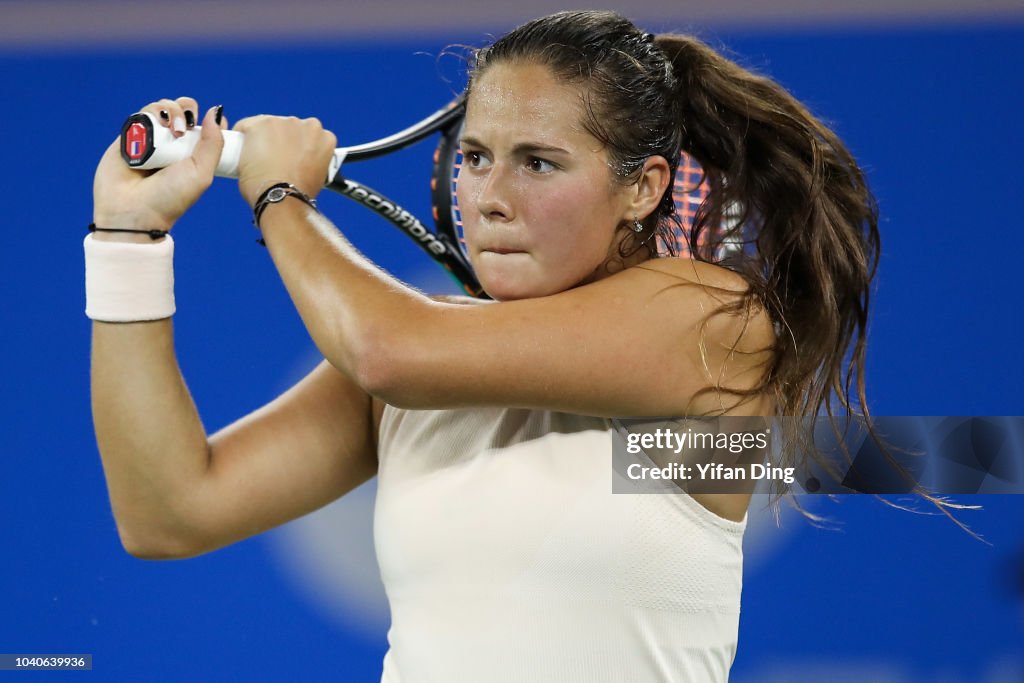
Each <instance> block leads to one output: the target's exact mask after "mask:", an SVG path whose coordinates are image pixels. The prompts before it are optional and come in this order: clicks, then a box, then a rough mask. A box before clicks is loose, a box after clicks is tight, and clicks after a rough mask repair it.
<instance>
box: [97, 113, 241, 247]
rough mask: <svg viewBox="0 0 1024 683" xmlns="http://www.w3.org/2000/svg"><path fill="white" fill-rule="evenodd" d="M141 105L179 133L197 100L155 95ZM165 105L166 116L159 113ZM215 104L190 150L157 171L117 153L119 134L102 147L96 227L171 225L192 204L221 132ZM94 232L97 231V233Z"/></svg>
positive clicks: (208, 179) (207, 179) (208, 173)
mask: <svg viewBox="0 0 1024 683" xmlns="http://www.w3.org/2000/svg"><path fill="white" fill-rule="evenodd" d="M142 111H145V112H149V113H151V114H153V116H154V117H155V118H156V121H157V122H158V123H159V124H160V125H163V126H164V127H166V128H170V129H171V131H172V132H173V134H174V136H175V137H181V135H183V134H184V133H183V132H182V131H181V130H175V126H174V122H176V121H180V123H179V124H178V126H177V127H178V128H182V127H184V126H183V124H184V122H185V121H186V115H185V112H190V116H191V120H192V121H193V122H194V121H196V118H197V117H196V112H197V111H199V105H198V103H197V102H196V101H195V100H194V99H192V98H191V97H179V98H178V99H177V100H160V101H159V102H154V103H152V104H149V105H147V106H146V107H144V108H143V109H142ZM161 111H166V112H167V114H168V116H167V118H166V119H164V118H162V117H161V116H160V112H161ZM215 116H216V107H214V108H212V109H210V110H209V111H207V112H206V116H205V117H204V119H203V121H202V126H203V130H202V134H201V136H200V139H199V142H198V143H197V144H196V147H195V150H194V151H193V153H192V156H191V157H189V158H187V159H182V160H181V161H177V162H175V163H173V164H171V165H170V166H168V167H167V168H162V169H160V170H159V171H136V170H133V169H131V168H129V167H128V164H126V163H125V162H124V160H123V159H122V158H121V152H120V148H119V146H120V140H119V139H118V140H114V142H113V144H111V145H110V147H108V148H107V151H106V153H104V155H103V158H102V159H100V163H99V166H98V167H97V168H96V176H95V178H94V180H93V204H94V207H93V222H94V223H95V224H96V225H97V226H99V227H101V228H125V229H135V230H170V229H171V227H172V226H173V225H174V223H175V221H177V220H178V218H180V217H181V215H182V214H184V213H185V211H186V210H188V208H189V207H190V206H192V205H193V204H194V203H195V202H196V200H197V199H199V197H200V195H202V194H203V192H205V191H206V188H208V187H209V186H210V183H212V182H213V171H214V169H215V168H216V167H217V161H218V160H219V159H220V153H221V150H222V149H223V147H224V136H223V135H222V134H221V131H222V130H224V129H226V128H227V125H228V122H227V120H226V119H223V118H222V119H221V122H220V125H219V126H218V125H217V124H216V122H215ZM97 234H99V233H97Z"/></svg>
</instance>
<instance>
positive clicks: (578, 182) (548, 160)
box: [458, 63, 632, 300]
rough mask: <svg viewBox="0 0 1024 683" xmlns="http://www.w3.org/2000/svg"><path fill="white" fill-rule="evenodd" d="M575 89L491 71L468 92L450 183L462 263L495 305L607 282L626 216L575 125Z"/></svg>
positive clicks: (525, 70) (623, 202)
mask: <svg viewBox="0 0 1024 683" xmlns="http://www.w3.org/2000/svg"><path fill="white" fill-rule="evenodd" d="M582 107H583V100H582V97H581V90H580V88H579V87H577V86H574V85H570V84H565V83H562V82H560V81H558V80H556V79H555V77H554V76H553V75H552V74H551V72H550V70H549V69H548V68H547V67H545V66H539V65H533V64H506V63H500V64H495V65H494V66H491V67H490V68H488V69H487V71H486V72H484V73H483V74H482V75H481V76H480V77H479V78H478V79H477V80H476V81H475V82H474V85H473V90H472V93H471V95H470V98H469V102H468V106H467V110H466V125H465V129H464V132H463V136H462V151H463V156H464V161H463V166H462V170H461V171H460V174H459V180H458V202H459V210H460V211H461V213H462V221H463V226H464V231H465V238H466V246H467V249H468V252H469V258H470V261H471V262H472V264H473V268H474V269H475V271H476V274H477V277H479V278H480V282H481V284H482V285H483V287H484V289H485V290H486V291H487V293H488V294H490V295H491V296H492V297H493V298H495V299H498V300H511V299H522V298H528V297H537V296H544V295H547V294H554V293H556V292H561V291H564V290H566V289H569V288H571V287H574V286H576V285H578V284H581V283H584V282H589V281H592V280H595V279H598V278H600V277H601V276H603V275H605V274H607V269H606V267H605V264H606V262H607V261H608V259H609V258H610V256H611V255H614V254H616V253H617V248H618V241H619V237H617V228H618V226H619V225H621V224H622V222H623V221H625V220H632V215H631V214H630V213H629V206H630V204H629V201H628V192H627V191H626V186H623V185H622V184H620V183H618V182H616V181H615V179H614V177H613V174H612V171H611V169H610V166H609V163H608V155H607V153H606V151H605V149H604V147H603V145H602V144H601V143H600V142H599V141H598V140H597V139H596V138H594V137H593V136H592V135H590V133H588V132H587V131H586V130H584V128H583V126H582V125H581V121H582V118H583V109H582Z"/></svg>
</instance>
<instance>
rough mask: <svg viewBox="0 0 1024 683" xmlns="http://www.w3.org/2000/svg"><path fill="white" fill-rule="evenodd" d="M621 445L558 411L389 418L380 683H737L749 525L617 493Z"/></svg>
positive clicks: (379, 516)
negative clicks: (615, 455) (616, 448)
mask: <svg viewBox="0 0 1024 683" xmlns="http://www.w3.org/2000/svg"><path fill="white" fill-rule="evenodd" d="M611 437H612V425H611V423H610V422H609V421H608V420H605V419H601V418H594V417H582V416H578V415H568V414H565V413H555V412H549V411H537V410H519V409H498V408H493V409H491V408H484V409H480V408H474V409H472V410H439V411H435V410H401V409H395V408H391V407H390V406H389V407H387V408H386V409H385V411H384V415H383V418H382V421H381V427H380V439H379V445H378V453H379V458H380V468H379V472H378V488H377V502H376V511H375V516H374V541H375V545H376V550H377V558H378V560H379V562H380V568H381V576H382V578H383V581H384V587H385V589H386V590H387V595H388V600H389V602H390V605H391V628H390V630H389V631H388V644H389V650H388V652H387V654H386V655H385V657H384V673H383V677H382V679H381V680H382V683H462V682H465V683H502V682H504V681H510V682H511V681H516V682H527V681H528V682H530V683H545V682H548V681H551V682H557V683H577V682H578V683H598V682H604V681H607V682H609V683H611V682H615V683H622V682H626V681H628V682H638V681H698V682H701V683H713V682H716V681H726V680H728V676H729V667H730V666H731V665H732V661H733V657H734V656H735V653H736V642H737V632H738V628H739V614H740V592H741V589H742V581H743V574H742V564H743V558H742V540H743V531H744V529H745V528H746V523H747V518H746V517H744V519H743V521H742V522H734V521H731V520H727V519H725V518H723V517H719V516H718V515H716V514H714V513H712V512H710V511H709V510H707V509H706V508H704V507H703V506H702V505H700V504H699V503H697V502H696V501H695V500H694V499H693V498H691V497H690V496H688V495H685V494H678V495H669V494H613V493H612V477H613V476H616V475H614V474H613V468H612V446H611Z"/></svg>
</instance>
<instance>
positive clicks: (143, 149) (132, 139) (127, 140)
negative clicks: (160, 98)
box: [121, 113, 153, 167]
mask: <svg viewBox="0 0 1024 683" xmlns="http://www.w3.org/2000/svg"><path fill="white" fill-rule="evenodd" d="M151 156H153V121H152V119H150V118H149V116H147V115H146V114H142V113H139V114H132V115H131V116H129V117H128V120H127V121H125V122H124V125H123V126H122V127H121V158H122V159H124V160H125V163H127V164H128V165H129V166H131V167H137V166H141V165H142V164H144V163H146V161H148V160H149V158H150V157H151Z"/></svg>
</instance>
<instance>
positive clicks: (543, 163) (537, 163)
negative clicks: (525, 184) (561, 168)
mask: <svg viewBox="0 0 1024 683" xmlns="http://www.w3.org/2000/svg"><path fill="white" fill-rule="evenodd" d="M526 165H527V167H529V169H530V170H531V171H533V172H534V173H551V172H552V171H554V170H555V169H556V168H558V167H557V166H555V165H554V164H553V163H551V162H550V161H548V160H547V159H541V158H540V157H530V159H529V161H527V163H526Z"/></svg>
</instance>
